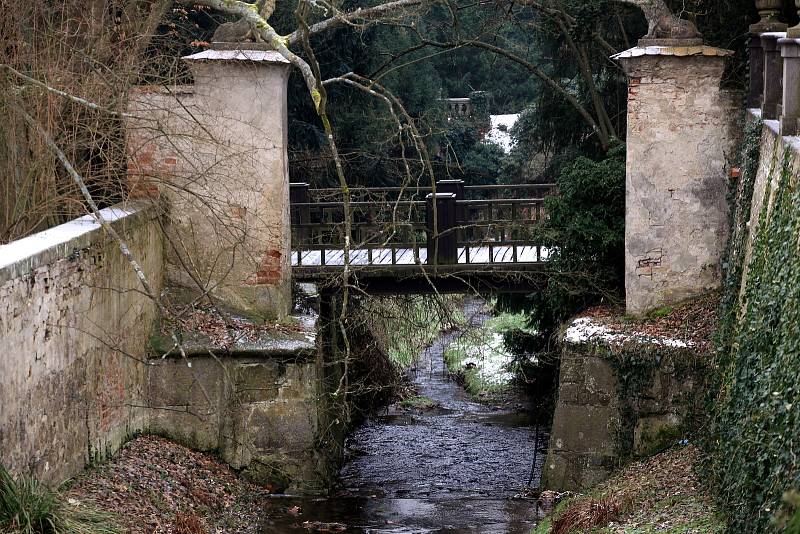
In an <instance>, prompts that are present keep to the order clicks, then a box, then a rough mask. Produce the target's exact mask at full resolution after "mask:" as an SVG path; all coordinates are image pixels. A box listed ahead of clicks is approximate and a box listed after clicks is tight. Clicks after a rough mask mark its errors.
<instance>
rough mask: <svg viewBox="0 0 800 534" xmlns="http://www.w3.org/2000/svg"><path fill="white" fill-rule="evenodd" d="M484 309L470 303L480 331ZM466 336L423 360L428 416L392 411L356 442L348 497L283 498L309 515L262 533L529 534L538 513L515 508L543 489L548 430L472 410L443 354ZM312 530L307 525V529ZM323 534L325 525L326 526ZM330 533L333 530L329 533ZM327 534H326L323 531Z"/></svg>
mask: <svg viewBox="0 0 800 534" xmlns="http://www.w3.org/2000/svg"><path fill="white" fill-rule="evenodd" d="M483 304H484V303H483V301H481V300H477V299H475V300H471V301H467V304H466V306H465V312H466V315H467V317H468V318H470V322H471V323H472V324H473V325H480V324H481V323H483V322H484V321H485V320H486V319H487V318H488V316H487V315H485V314H484V313H483V312H482V311H481V310H482V308H483ZM458 335H459V333H458V332H446V333H443V334H441V335H440V337H439V338H438V339H437V340H436V341H435V342H434V343H433V344H431V345H430V346H429V347H428V348H427V349H426V350H425V351H424V352H423V354H421V355H420V359H419V362H418V364H417V369H416V370H415V371H412V379H413V383H414V385H415V387H416V389H417V390H418V394H419V395H420V396H424V397H428V398H430V399H432V400H433V401H435V402H436V403H437V404H438V407H437V408H433V409H428V410H403V409H401V408H398V407H397V406H392V407H390V408H389V409H388V410H387V411H386V413H384V414H382V415H378V416H374V417H372V418H371V419H370V420H368V421H367V422H366V423H365V424H364V425H362V426H361V427H360V428H358V429H356V430H355V431H354V432H353V433H352V434H351V435H350V437H349V438H348V441H347V450H348V457H349V460H348V462H347V463H346V464H345V465H344V467H343V468H342V470H341V473H340V479H341V484H342V491H340V492H339V494H338V495H336V496H334V497H329V498H297V497H276V498H275V501H276V504H278V503H280V505H281V506H282V507H283V509H284V510H285V509H287V508H288V507H292V506H299V507H300V510H301V515H300V516H298V517H291V516H290V515H287V514H286V513H283V514H269V516H270V517H269V518H268V519H267V521H266V523H265V524H264V526H263V532H265V533H266V532H270V533H273V532H274V533H281V534H282V533H293V532H314V530H312V529H307V528H306V527H305V526H303V523H304V522H306V521H309V522H312V523H314V522H317V523H340V524H342V525H346V530H341V528H342V527H338V528H339V530H336V529H334V528H333V527H328V528H331V530H322V531H323V532H325V531H328V532H348V533H350V532H352V533H375V534H378V533H381V534H383V533H393V534H426V533H454V534H455V533H459V534H460V533H464V534H467V533H469V534H472V533H476V534H477V533H480V534H528V533H529V532H530V531H531V530H532V528H533V527H534V526H535V525H536V520H537V510H536V506H535V502H534V501H533V500H530V499H515V498H514V496H515V495H517V494H519V493H520V492H521V491H522V490H523V489H524V487H525V486H526V484H527V482H528V479H529V477H530V476H531V463H532V461H533V456H534V445H535V442H538V448H539V450H540V452H539V454H538V460H537V465H536V468H535V469H534V477H533V484H532V486H533V487H536V486H537V485H538V480H539V476H540V473H541V466H542V464H543V463H544V454H545V453H544V451H545V449H546V439H547V435H546V429H545V428H543V427H542V428H538V429H537V428H536V426H535V425H534V424H533V423H532V421H531V419H530V410H528V409H527V407H526V406H525V404H524V403H523V402H522V401H520V403H516V404H514V403H512V406H510V407H503V408H499V407H492V406H486V405H484V404H480V403H477V402H474V401H472V400H471V399H470V397H469V395H468V394H467V393H466V392H465V391H464V389H463V388H462V387H461V386H460V385H458V384H457V383H456V382H455V381H453V380H452V379H451V378H450V377H449V375H448V372H447V369H446V366H445V363H444V357H443V353H444V350H445V348H446V347H447V345H448V344H449V343H450V342H451V341H452V340H453V339H455V338H456V336H458ZM306 526H308V525H306ZM318 526H322V525H318ZM322 528H325V527H324V526H322ZM316 531H318V532H319V531H320V530H316Z"/></svg>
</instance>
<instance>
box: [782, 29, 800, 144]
mask: <svg viewBox="0 0 800 534" xmlns="http://www.w3.org/2000/svg"><path fill="white" fill-rule="evenodd" d="M778 42H779V43H780V45H781V57H782V58H783V112H782V113H781V135H797V134H798V131H799V129H798V124H797V122H798V118H800V39H781V40H779V41H778Z"/></svg>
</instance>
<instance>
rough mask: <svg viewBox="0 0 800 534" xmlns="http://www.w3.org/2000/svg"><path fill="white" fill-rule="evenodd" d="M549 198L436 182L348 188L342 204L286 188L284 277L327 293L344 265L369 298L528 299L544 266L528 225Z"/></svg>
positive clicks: (321, 193)
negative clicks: (288, 238) (472, 292)
mask: <svg viewBox="0 0 800 534" xmlns="http://www.w3.org/2000/svg"><path fill="white" fill-rule="evenodd" d="M555 192H556V188H555V185H554V184H525V185H485V186H469V185H465V184H464V182H463V181H461V180H441V181H438V182H436V184H435V187H430V186H428V187H417V186H415V187H383V188H374V187H368V188H355V189H352V190H350V191H349V192H348V197H347V200H348V202H347V205H346V203H345V198H344V196H343V193H342V190H341V189H338V188H328V189H314V188H311V187H310V186H309V185H308V184H307V183H293V184H290V200H291V222H292V276H293V278H294V279H295V280H296V281H300V282H303V281H306V282H316V283H320V284H326V283H329V284H331V285H333V284H335V283H339V282H338V281H340V280H341V276H342V274H343V273H344V269H345V265H347V266H348V269H349V273H350V274H351V277H352V280H354V282H355V283H356V284H357V285H358V287H359V288H362V289H364V290H368V291H370V292H391V293H398V292H429V291H433V290H436V291H463V290H465V289H478V290H481V291H504V292H505V291H530V290H532V289H533V288H534V287H538V285H539V284H540V282H541V280H542V278H543V276H542V274H543V271H544V269H545V266H546V264H547V261H548V258H549V253H550V249H549V248H548V247H547V246H546V245H545V243H544V242H543V240H542V239H541V237H540V236H538V235H537V232H536V226H537V223H538V222H539V221H541V220H543V219H544V218H545V217H546V213H545V209H544V200H545V198H546V197H547V196H550V195H553V194H555ZM346 210H349V212H350V214H351V221H352V222H351V227H350V232H349V236H346V235H345V233H346V230H345V224H344V221H345V211H346ZM347 237H349V239H346V238H347ZM345 243H347V246H345Z"/></svg>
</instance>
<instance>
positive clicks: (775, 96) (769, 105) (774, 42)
mask: <svg viewBox="0 0 800 534" xmlns="http://www.w3.org/2000/svg"><path fill="white" fill-rule="evenodd" d="M783 36H784V34H782V33H774V32H773V33H765V34H763V35H762V36H761V43H762V44H763V46H764V97H763V103H762V104H761V118H762V119H764V120H777V119H778V118H780V116H781V99H782V98H783V58H782V57H781V51H780V48H779V47H778V39H779V38H781V37H783Z"/></svg>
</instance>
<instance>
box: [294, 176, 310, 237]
mask: <svg viewBox="0 0 800 534" xmlns="http://www.w3.org/2000/svg"><path fill="white" fill-rule="evenodd" d="M309 202H311V197H310V196H309V194H308V184H307V183H305V182H297V183H290V184H289V208H290V209H289V212H290V214H291V224H292V229H293V230H294V234H295V235H296V236H297V238H298V240H299V241H300V243H296V245H303V244H306V238H307V237H308V235H309V234H308V231H309V229H308V228H306V227H302V226H297V225H300V224H308V223H310V222H311V208H310V207H309V206H308V205H307V204H308V203H309ZM296 204H306V205H305V206H296Z"/></svg>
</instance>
